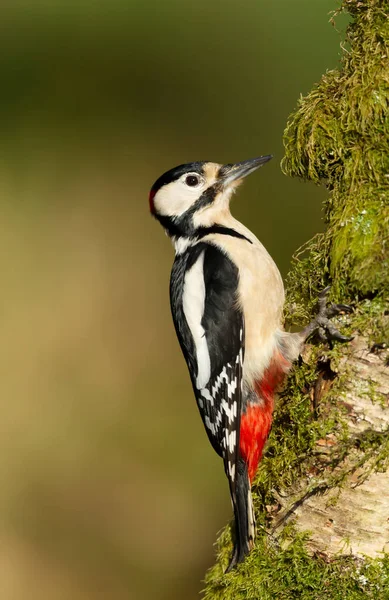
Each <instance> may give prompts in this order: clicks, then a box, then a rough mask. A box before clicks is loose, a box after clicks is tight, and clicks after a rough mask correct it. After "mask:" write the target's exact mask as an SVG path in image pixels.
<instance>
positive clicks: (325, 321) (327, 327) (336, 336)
mask: <svg viewBox="0 0 389 600" xmlns="http://www.w3.org/2000/svg"><path fill="white" fill-rule="evenodd" d="M330 289H331V288H330V286H327V287H326V288H324V290H322V291H321V292H320V294H319V299H318V305H319V311H318V314H317V316H316V318H315V319H313V321H312V322H311V323H310V324H309V325H308V326H307V327H306V328H305V329H304V330H303V331H302V332H301V336H302V337H303V339H304V340H306V339H307V338H308V337H309V336H310V335H312V333H314V332H315V331H317V333H318V336H319V338H320V339H321V341H322V342H331V341H332V340H336V341H337V342H341V343H342V344H344V343H346V342H351V340H352V339H354V338H353V337H348V336H345V335H342V334H341V333H340V331H338V329H337V328H336V327H335V325H334V324H333V323H331V321H330V319H331V318H332V317H335V316H336V315H338V314H340V313H350V312H352V308H351V306H349V305H348V304H331V306H328V307H327V295H328V292H329V291H330Z"/></svg>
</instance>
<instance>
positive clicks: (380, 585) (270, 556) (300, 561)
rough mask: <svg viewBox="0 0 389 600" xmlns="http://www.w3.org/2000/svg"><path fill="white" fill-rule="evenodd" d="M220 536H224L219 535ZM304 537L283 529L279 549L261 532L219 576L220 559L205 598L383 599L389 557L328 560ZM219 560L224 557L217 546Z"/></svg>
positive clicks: (387, 595) (386, 592)
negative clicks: (247, 552)
mask: <svg viewBox="0 0 389 600" xmlns="http://www.w3.org/2000/svg"><path fill="white" fill-rule="evenodd" d="M222 541H225V539H223V540H222ZM305 541H306V536H304V535H302V534H299V533H296V531H294V529H293V527H289V529H288V530H287V531H284V535H283V539H282V540H281V544H282V546H283V549H282V550H280V549H279V548H277V547H275V546H273V545H272V543H271V540H270V539H269V538H267V537H266V535H263V536H262V537H261V538H260V539H259V540H258V543H257V545H256V548H255V549H254V551H253V552H252V553H251V555H250V556H249V557H248V558H247V559H246V561H245V562H244V563H243V564H242V565H240V566H239V568H238V569H236V570H235V571H233V572H231V573H229V574H228V575H223V572H222V569H221V565H220V562H219V563H218V564H217V565H216V566H215V567H214V568H213V569H212V570H211V571H210V572H209V573H208V575H207V579H206V583H207V587H206V590H205V595H204V598H205V599H206V600H246V599H248V598H251V599H256V600H292V599H293V600H294V599H295V598H298V599H299V600H323V598H326V599H331V600H344V599H345V598H347V600H365V599H366V598H374V599H375V600H387V599H388V598H389V589H388V586H389V560H388V557H387V556H386V557H383V559H382V560H368V559H366V560H356V559H353V558H351V557H349V556H343V557H339V558H336V559H334V560H333V561H331V562H328V561H326V560H324V559H323V558H321V557H320V556H315V557H312V556H310V555H309V554H308V553H307V550H306V544H305ZM220 554H221V559H223V558H224V554H223V551H221V553H220Z"/></svg>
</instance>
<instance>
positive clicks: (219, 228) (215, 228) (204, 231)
mask: <svg viewBox="0 0 389 600" xmlns="http://www.w3.org/2000/svg"><path fill="white" fill-rule="evenodd" d="M210 233H220V234H222V235H230V236H232V237H236V238H240V239H241V240H246V242H249V243H250V244H252V243H253V242H252V241H251V240H250V239H249V238H248V237H246V236H245V235H243V234H242V233H239V232H238V231H236V230H235V229H232V228H231V227H224V226H223V225H212V226H211V227H199V228H198V229H197V231H196V238H197V239H201V238H203V237H205V236H206V235H209V234H210Z"/></svg>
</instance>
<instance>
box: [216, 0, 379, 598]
mask: <svg viewBox="0 0 389 600" xmlns="http://www.w3.org/2000/svg"><path fill="white" fill-rule="evenodd" d="M340 11H348V12H349V13H350V14H351V16H352V22H351V23H350V25H349V27H348V30H347V37H346V42H345V45H344V48H345V49H344V56H343V59H342V64H341V68H340V69H339V70H334V71H330V72H328V73H326V74H325V75H324V76H323V77H322V79H321V81H320V82H319V83H318V85H316V86H315V88H314V89H313V90H312V91H311V92H310V93H309V94H308V96H307V97H305V98H301V99H300V101H299V103H298V107H297V109H296V111H295V112H294V114H293V115H292V116H291V118H290V120H289V122H288V125H287V128H286V131H285V158H284V160H283V169H284V171H285V172H286V173H287V174H288V175H292V176H297V177H302V178H304V179H306V180H310V181H313V182H315V183H320V184H324V185H325V186H326V187H327V189H328V191H329V196H328V198H327V200H326V202H325V206H324V209H325V219H326V222H327V230H326V232H325V233H323V234H320V235H317V236H315V237H314V238H313V239H312V240H310V241H309V242H308V243H307V244H306V245H305V246H304V247H302V248H301V249H300V250H299V251H298V252H297V253H296V255H295V257H294V261H293V266H292V269H291V271H290V273H289V275H288V278H287V282H286V284H287V285H286V288H287V294H288V297H287V311H286V320H287V323H289V324H291V325H302V324H306V323H307V322H308V321H309V319H310V317H311V315H312V310H313V307H314V304H315V303H316V301H317V296H318V293H319V292H320V291H321V290H322V289H323V288H324V287H325V286H326V285H328V284H329V283H330V284H331V286H332V289H331V299H332V300H335V301H341V302H349V303H352V304H353V307H354V312H353V314H352V315H351V316H347V317H345V318H343V320H342V323H341V328H342V332H344V333H345V334H346V335H347V334H355V333H362V334H364V335H365V336H367V337H368V338H369V339H370V341H371V343H372V344H373V342H378V343H379V342H384V341H386V342H388V341H389V300H388V297H389V118H388V113H389V0H343V2H342V5H341V9H340ZM340 11H339V12H340ZM348 352H350V349H349V348H348V347H347V346H339V345H338V346H335V347H334V348H333V349H331V350H326V351H324V350H323V348H320V347H314V348H312V352H311V355H310V357H309V359H308V360H307V362H302V363H301V364H300V365H299V366H298V367H296V368H295V369H294V371H293V373H292V374H291V376H290V378H289V381H288V384H287V387H286V389H285V390H284V392H283V393H282V395H281V397H280V399H279V402H278V403H277V408H276V411H275V414H274V423H273V428H272V432H271V435H270V438H269V440H268V443H267V446H266V452H265V455H264V459H263V461H262V464H261V468H260V469H259V472H258V474H257V477H256V479H255V481H254V486H253V497H254V506H255V512H256V517H257V523H258V528H259V532H258V539H257V542H256V545H255V548H254V550H253V551H252V552H251V554H250V555H249V556H248V557H247V559H246V560H245V561H244V563H243V564H242V565H239V567H238V568H237V569H234V570H233V572H231V573H229V574H227V575H225V574H224V570H225V568H226V566H227V564H228V562H229V558H230V554H231V550H232V541H231V531H230V526H227V527H226V528H225V530H224V531H223V532H222V534H221V536H220V538H219V540H218V543H217V561H216V564H215V566H214V567H213V568H212V569H210V571H209V572H208V574H207V576H206V587H205V590H204V598H205V599H206V600H219V599H220V600H240V599H241V600H248V599H250V598H252V599H254V598H255V599H258V600H259V599H261V600H294V599H295V598H299V600H322V599H323V598H326V599H328V600H337V599H339V600H344V598H347V600H357V599H358V600H359V599H360V600H362V599H365V598H374V599H376V600H389V557H388V556H387V555H386V556H383V557H382V559H376V560H369V559H366V560H360V559H355V558H352V557H350V556H341V557H337V558H333V559H331V560H329V559H325V560H324V558H323V557H321V556H319V555H314V556H312V555H311V554H310V553H309V552H308V551H307V544H306V540H307V534H305V535H302V534H301V533H298V532H297V531H296V530H295V529H294V528H293V525H290V524H289V525H287V526H286V527H285V529H284V530H283V532H282V534H281V537H280V538H278V539H277V540H275V539H274V538H273V537H272V536H270V535H269V534H268V533H265V531H266V526H267V525H268V524H269V522H270V521H271V518H272V516H274V514H277V511H278V509H279V502H281V503H282V498H283V497H284V492H285V491H287V492H288V494H290V493H291V492H292V493H297V495H298V493H299V492H298V490H299V482H300V483H301V481H303V482H304V485H303V486H302V487H303V488H304V489H303V490H302V495H303V494H304V495H306V494H307V493H308V494H313V493H317V492H320V491H323V490H325V489H328V488H337V489H339V490H341V487H342V485H344V483H345V482H346V480H347V477H348V476H349V475H350V474H351V473H353V472H355V471H357V470H358V474H359V477H360V480H363V479H364V478H366V477H368V476H369V474H370V473H371V472H372V471H373V470H382V471H385V470H387V469H388V467H389V432H383V433H377V432H372V431H366V432H365V433H364V434H362V435H360V436H359V437H358V438H356V437H350V436H349V432H348V426H347V423H346V419H345V415H344V414H343V412H342V402H341V400H342V396H343V394H344V389H345V384H346V385H347V381H348V380H349V379H350V377H351V375H350V373H349V372H348V371H347V368H346V369H345V368H344V366H343V368H342V369H340V374H338V376H337V377H336V378H335V380H334V382H333V384H332V387H331V389H330V391H329V393H328V394H327V396H326V399H325V402H324V404H323V403H322V404H321V406H320V410H319V414H317V411H314V410H313V407H312V400H311V397H310V390H312V387H313V385H314V382H315V381H316V380H317V377H318V364H319V363H320V359H323V354H324V355H325V359H326V360H327V361H330V363H331V367H332V369H333V370H335V371H338V366H339V365H340V364H341V363H344V360H343V361H342V358H344V355H345V354H346V355H347V353H348ZM367 387H368V388H369V389H367V390H366V393H369V394H370V395H371V396H372V397H373V398H374V399H376V400H379V399H380V398H379V394H377V392H376V390H375V387H374V385H372V386H370V387H369V385H368V386H367ZM330 433H331V434H336V437H337V439H338V441H340V443H338V444H337V446H336V449H334V450H333V451H331V453H330V454H329V455H328V454H327V455H324V456H323V459H318V453H317V451H318V444H317V442H318V441H319V440H320V439H321V438H326V436H327V435H328V434H330ZM308 473H310V476H309V477H307V474H308ZM312 473H313V475H312ZM300 488H301V485H300ZM335 500H336V498H335Z"/></svg>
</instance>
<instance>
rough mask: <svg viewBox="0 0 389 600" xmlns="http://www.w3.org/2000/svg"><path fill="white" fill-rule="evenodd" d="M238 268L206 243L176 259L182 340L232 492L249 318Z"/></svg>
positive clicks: (175, 303) (174, 298)
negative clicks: (245, 314)
mask: <svg viewBox="0 0 389 600" xmlns="http://www.w3.org/2000/svg"><path fill="white" fill-rule="evenodd" d="M238 278H239V274H238V269H237V267H236V266H235V265H234V264H233V263H232V261H231V260H230V259H229V258H228V257H227V256H226V255H225V254H224V253H223V252H222V251H221V250H219V249H218V248H217V247H216V246H214V245H212V244H207V243H203V242H199V243H197V244H196V245H195V246H192V247H190V248H189V249H188V250H187V251H186V252H185V253H184V254H183V255H179V256H177V257H176V260H175V263H174V265H173V270H172V277H171V286H170V297H171V306H172V313H173V320H174V324H175V327H176V332H177V336H178V339H179V341H180V344H181V348H182V351H183V354H184V356H185V359H186V361H187V364H188V368H189V372H190V375H191V380H192V384H193V389H194V392H195V395H196V399H197V403H198V406H199V410H200V414H201V417H202V419H203V422H204V425H205V429H206V432H207V434H208V437H209V440H210V442H211V444H212V446H213V447H214V449H215V450H216V452H217V453H218V454H219V455H220V456H222V457H223V459H224V465H225V470H226V474H227V476H228V478H229V480H230V484H231V486H232V490H233V489H234V487H235V486H234V481H235V476H236V468H237V467H236V465H237V460H238V449H239V430H240V413H241V404H242V403H241V398H242V367H243V358H244V319H243V313H242V311H241V310H240V308H239V306H238V303H237V287H238Z"/></svg>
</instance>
